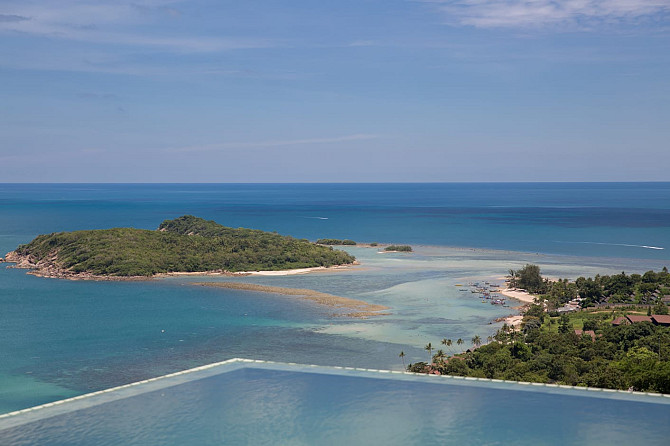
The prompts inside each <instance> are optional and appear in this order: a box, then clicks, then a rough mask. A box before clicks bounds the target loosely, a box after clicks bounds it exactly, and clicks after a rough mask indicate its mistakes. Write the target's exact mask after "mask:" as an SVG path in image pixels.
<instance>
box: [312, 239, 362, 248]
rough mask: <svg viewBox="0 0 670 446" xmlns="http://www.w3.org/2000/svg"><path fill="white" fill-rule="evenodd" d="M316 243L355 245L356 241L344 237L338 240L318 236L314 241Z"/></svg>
mask: <svg viewBox="0 0 670 446" xmlns="http://www.w3.org/2000/svg"><path fill="white" fill-rule="evenodd" d="M316 243H317V244H318V245H346V246H356V242H355V241H353V240H349V239H345V240H339V239H336V238H320V239H318V240H317V241H316Z"/></svg>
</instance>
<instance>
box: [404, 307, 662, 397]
mask: <svg viewBox="0 0 670 446" xmlns="http://www.w3.org/2000/svg"><path fill="white" fill-rule="evenodd" d="M613 316H614V314H612V312H611V311H606V312H605V311H601V312H587V311H583V312H578V313H575V314H570V315H567V314H565V315H562V316H560V317H553V318H552V317H549V316H548V315H546V314H544V313H543V311H542V308H541V307H540V306H539V305H535V306H533V307H531V309H530V310H529V311H528V312H527V313H526V316H525V318H524V320H525V325H524V328H523V330H521V331H514V330H512V329H511V328H510V327H507V326H503V328H502V329H500V330H499V331H498V332H497V333H496V335H495V336H493V337H492V339H490V342H489V343H488V344H486V345H483V346H481V347H479V348H476V349H473V351H470V352H466V353H464V354H462V355H459V356H454V357H451V358H449V357H447V356H446V355H445V354H444V352H442V351H440V352H438V354H436V355H434V356H432V364H430V365H429V364H427V363H423V362H421V363H417V364H410V366H409V368H408V369H409V370H410V371H415V372H425V373H440V374H447V375H460V376H475V377H483V378H495V379H508V380H515V381H531V382H543V383H560V384H567V385H573V386H575V385H576V386H591V387H604V388H612V389H622V390H626V389H630V388H633V389H635V390H640V391H655V392H663V393H670V327H662V326H657V325H653V324H652V323H650V322H639V323H635V324H632V325H621V326H613V325H612V324H611V320H612V318H613ZM575 328H578V329H584V330H593V331H594V336H595V339H593V338H592V337H591V335H590V334H584V335H577V334H575ZM476 338H478V337H476ZM477 342H481V341H479V340H478V339H475V338H473V345H474V346H475V347H477V345H476V343H477ZM446 345H450V343H449V344H446Z"/></svg>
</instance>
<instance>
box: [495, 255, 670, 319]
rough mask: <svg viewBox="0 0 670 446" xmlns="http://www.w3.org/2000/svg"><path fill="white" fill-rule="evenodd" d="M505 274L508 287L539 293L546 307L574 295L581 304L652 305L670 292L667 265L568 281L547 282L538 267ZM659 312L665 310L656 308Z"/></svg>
mask: <svg viewBox="0 0 670 446" xmlns="http://www.w3.org/2000/svg"><path fill="white" fill-rule="evenodd" d="M507 277H508V283H509V285H510V286H511V287H517V288H523V289H525V290H527V291H528V292H530V293H532V294H537V295H539V296H540V297H541V298H542V299H543V300H546V301H547V304H548V307H549V308H557V307H560V306H562V305H564V304H565V303H566V302H569V301H571V300H573V299H576V298H581V305H582V307H590V306H594V305H596V304H603V303H605V304H607V303H613V304H621V303H623V304H644V305H654V304H658V302H660V300H661V299H662V298H663V296H666V295H670V273H668V269H667V268H663V269H662V270H661V271H659V272H654V271H647V272H646V273H644V274H630V275H627V274H626V273H625V272H622V273H621V274H615V275H613V276H607V275H604V276H601V275H597V276H595V278H591V277H589V278H584V277H579V278H577V280H575V281H574V282H571V281H569V280H568V279H559V280H556V281H550V280H548V279H546V278H543V277H542V276H541V274H540V267H539V266H537V265H526V266H524V267H523V268H522V269H520V270H518V271H514V270H510V272H509V275H508V276H507ZM658 311H666V310H664V309H663V308H661V307H659V310H658ZM656 314H661V313H656Z"/></svg>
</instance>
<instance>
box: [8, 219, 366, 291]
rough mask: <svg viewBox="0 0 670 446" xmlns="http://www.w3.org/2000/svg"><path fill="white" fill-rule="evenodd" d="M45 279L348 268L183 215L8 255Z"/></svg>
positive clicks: (53, 240) (319, 249)
mask: <svg viewBox="0 0 670 446" xmlns="http://www.w3.org/2000/svg"><path fill="white" fill-rule="evenodd" d="M6 260H7V261H8V262H14V263H16V264H17V266H18V267H22V268H30V269H33V273H34V274H36V275H40V276H46V277H63V278H129V277H151V276H154V275H156V274H161V273H181V272H184V273H187V272H188V273H197V272H210V271H217V272H230V273H234V272H241V271H276V270H289V269H296V268H311V267H330V266H336V265H348V264H352V263H354V261H355V258H354V257H353V256H351V255H349V254H348V253H346V252H344V251H339V250H335V249H333V248H331V247H328V246H321V245H317V244H315V243H311V242H309V241H307V240H303V239H296V238H293V237H290V236H282V235H279V234H276V233H271V232H264V231H260V230H254V229H245V228H229V227H226V226H222V225H220V224H218V223H216V222H214V221H207V220H204V219H202V218H198V217H194V216H191V215H185V216H182V217H179V218H176V219H174V220H165V221H164V222H163V223H161V225H160V226H159V227H158V229H157V230H154V231H152V230H146V229H134V228H113V229H97V230H85V231H74V232H57V233H53V234H46V235H40V236H38V237H36V238H35V239H34V240H33V241H31V242H30V243H28V244H25V245H21V246H19V247H18V248H17V249H16V250H15V251H12V252H10V253H8V254H7V257H6Z"/></svg>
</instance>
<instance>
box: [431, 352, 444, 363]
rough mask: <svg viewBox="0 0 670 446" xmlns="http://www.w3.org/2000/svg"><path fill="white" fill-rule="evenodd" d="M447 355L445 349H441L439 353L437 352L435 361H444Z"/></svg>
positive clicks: (434, 357)
mask: <svg viewBox="0 0 670 446" xmlns="http://www.w3.org/2000/svg"><path fill="white" fill-rule="evenodd" d="M446 357H447V355H446V354H445V353H444V350H442V349H439V350H438V351H437V353H435V356H433V360H434V361H435V362H444V360H445V359H446Z"/></svg>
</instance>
